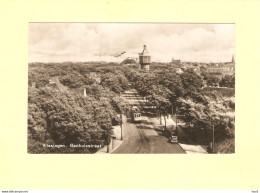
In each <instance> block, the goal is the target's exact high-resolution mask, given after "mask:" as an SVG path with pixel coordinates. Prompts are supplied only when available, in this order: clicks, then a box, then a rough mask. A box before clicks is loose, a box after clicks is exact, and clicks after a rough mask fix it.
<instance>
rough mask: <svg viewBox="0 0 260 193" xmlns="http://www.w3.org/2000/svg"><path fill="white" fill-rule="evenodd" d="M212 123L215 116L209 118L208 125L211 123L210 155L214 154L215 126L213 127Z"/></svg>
mask: <svg viewBox="0 0 260 193" xmlns="http://www.w3.org/2000/svg"><path fill="white" fill-rule="evenodd" d="M214 121H215V115H213V116H212V115H211V116H210V123H211V127H212V149H211V151H212V153H214V152H215V125H214Z"/></svg>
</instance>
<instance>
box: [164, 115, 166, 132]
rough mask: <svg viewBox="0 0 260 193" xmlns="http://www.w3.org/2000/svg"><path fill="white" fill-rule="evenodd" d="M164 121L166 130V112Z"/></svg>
mask: <svg viewBox="0 0 260 193" xmlns="http://www.w3.org/2000/svg"><path fill="white" fill-rule="evenodd" d="M164 123H165V125H164V129H165V131H166V112H165V114H164Z"/></svg>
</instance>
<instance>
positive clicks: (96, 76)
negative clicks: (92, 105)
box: [89, 72, 101, 84]
mask: <svg viewBox="0 0 260 193" xmlns="http://www.w3.org/2000/svg"><path fill="white" fill-rule="evenodd" d="M89 77H90V79H92V80H94V81H95V82H96V83H97V84H100V82H101V77H100V76H98V75H97V73H96V72H90V73H89Z"/></svg>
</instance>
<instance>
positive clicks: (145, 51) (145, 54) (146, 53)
mask: <svg viewBox="0 0 260 193" xmlns="http://www.w3.org/2000/svg"><path fill="white" fill-rule="evenodd" d="M140 55H142V56H149V53H148V51H147V49H146V45H144V49H143V52H142V53H140Z"/></svg>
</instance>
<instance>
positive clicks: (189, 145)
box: [149, 117, 207, 154]
mask: <svg viewBox="0 0 260 193" xmlns="http://www.w3.org/2000/svg"><path fill="white" fill-rule="evenodd" d="M149 120H150V121H151V122H152V123H153V125H154V126H155V128H156V129H157V130H160V131H162V130H164V127H165V119H164V117H161V120H162V122H161V123H162V124H160V119H159V118H158V117H157V118H150V119H149ZM178 125H180V124H178ZM171 126H174V128H175V127H176V123H175V122H174V121H173V120H172V118H171V117H169V118H168V119H167V118H166V127H167V128H169V127H171ZM178 138H179V145H180V146H181V147H182V149H183V150H184V151H185V152H186V153H187V154H194V153H203V154H205V153H207V152H206V151H205V150H204V149H203V148H202V147H201V146H200V145H193V144H195V143H194V142H193V141H192V140H191V139H190V138H189V136H188V135H187V134H186V133H185V132H184V131H183V129H182V128H181V127H178ZM180 141H181V142H182V143H180Z"/></svg>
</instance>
